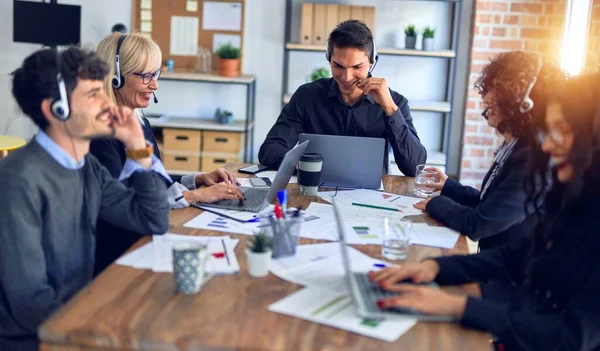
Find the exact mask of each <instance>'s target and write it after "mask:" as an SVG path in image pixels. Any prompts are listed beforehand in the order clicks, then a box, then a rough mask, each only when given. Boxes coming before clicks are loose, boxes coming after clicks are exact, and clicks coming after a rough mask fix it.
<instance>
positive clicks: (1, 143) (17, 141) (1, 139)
mask: <svg viewBox="0 0 600 351" xmlns="http://www.w3.org/2000/svg"><path fill="white" fill-rule="evenodd" d="M23 145H25V139H22V138H18V137H14V136H9V135H0V159H2V158H3V157H6V155H7V154H8V152H9V151H12V150H14V149H18V148H20V147H21V146H23Z"/></svg>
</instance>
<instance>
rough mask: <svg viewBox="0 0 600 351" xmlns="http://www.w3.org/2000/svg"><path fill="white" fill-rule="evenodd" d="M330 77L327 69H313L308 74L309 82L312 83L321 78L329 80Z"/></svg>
mask: <svg viewBox="0 0 600 351" xmlns="http://www.w3.org/2000/svg"><path fill="white" fill-rule="evenodd" d="M329 77H331V76H330V75H329V69H327V68H323V67H321V68H315V69H314V70H313V71H312V73H311V74H310V81H311V82H314V81H315V80H317V79H321V78H329Z"/></svg>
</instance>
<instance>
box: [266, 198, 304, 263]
mask: <svg viewBox="0 0 600 351" xmlns="http://www.w3.org/2000/svg"><path fill="white" fill-rule="evenodd" d="M303 222H304V215H303V213H302V212H300V211H296V210H291V209H290V210H288V211H286V215H285V216H284V218H279V219H278V218H276V217H275V213H273V211H263V212H261V213H260V228H261V229H262V230H264V232H265V233H266V234H267V235H268V236H270V237H271V245H272V248H273V258H279V257H286V256H294V255H295V254H296V247H297V246H298V241H299V240H300V233H301V231H302V223H303Z"/></svg>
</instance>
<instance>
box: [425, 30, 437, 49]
mask: <svg viewBox="0 0 600 351" xmlns="http://www.w3.org/2000/svg"><path fill="white" fill-rule="evenodd" d="M434 37H435V28H431V27H425V29H423V50H424V51H433V44H434V42H433V38H434Z"/></svg>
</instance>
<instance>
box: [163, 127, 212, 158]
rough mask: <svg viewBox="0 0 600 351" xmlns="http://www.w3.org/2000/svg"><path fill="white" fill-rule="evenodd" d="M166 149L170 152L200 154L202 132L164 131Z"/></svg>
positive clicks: (185, 130) (184, 130) (187, 130)
mask: <svg viewBox="0 0 600 351" xmlns="http://www.w3.org/2000/svg"><path fill="white" fill-rule="evenodd" d="M163 138H164V147H165V150H169V151H188V152H200V147H201V140H202V132H201V131H199V130H189V129H164V130H163Z"/></svg>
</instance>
